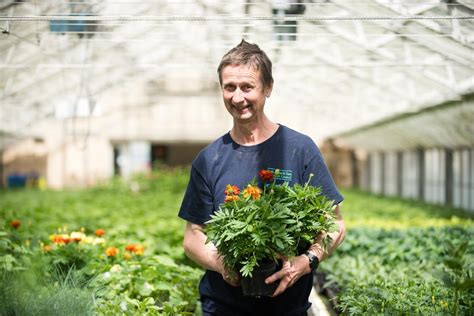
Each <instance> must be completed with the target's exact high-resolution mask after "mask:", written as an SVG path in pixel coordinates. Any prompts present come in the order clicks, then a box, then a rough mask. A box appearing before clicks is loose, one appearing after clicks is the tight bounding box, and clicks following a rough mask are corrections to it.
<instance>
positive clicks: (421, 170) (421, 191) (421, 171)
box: [416, 148, 425, 201]
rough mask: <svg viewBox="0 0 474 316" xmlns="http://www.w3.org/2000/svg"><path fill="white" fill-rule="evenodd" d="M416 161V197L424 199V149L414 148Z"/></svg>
mask: <svg viewBox="0 0 474 316" xmlns="http://www.w3.org/2000/svg"><path fill="white" fill-rule="evenodd" d="M416 156H417V162H418V198H419V199H420V200H422V201H424V200H425V151H424V149H423V148H418V149H417V150H416Z"/></svg>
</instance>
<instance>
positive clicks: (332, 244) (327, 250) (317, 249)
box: [308, 206, 346, 261]
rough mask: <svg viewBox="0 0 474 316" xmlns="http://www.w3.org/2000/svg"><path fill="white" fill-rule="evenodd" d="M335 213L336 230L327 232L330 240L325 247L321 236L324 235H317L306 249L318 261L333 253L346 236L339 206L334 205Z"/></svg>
mask: <svg viewBox="0 0 474 316" xmlns="http://www.w3.org/2000/svg"><path fill="white" fill-rule="evenodd" d="M335 213H336V216H337V220H336V224H337V225H338V230H337V231H335V232H332V233H329V234H328V235H329V236H330V241H329V243H328V245H327V247H325V246H324V244H323V238H324V237H325V236H319V238H317V239H316V242H315V243H314V244H313V245H311V247H309V249H308V250H309V251H311V252H312V253H314V254H315V255H316V256H317V257H318V259H319V261H322V260H324V259H325V258H327V257H328V256H329V255H330V254H331V253H333V252H334V250H336V248H337V247H338V246H339V245H340V244H341V243H342V241H343V240H344V237H345V236H346V226H345V224H344V220H343V219H342V215H341V212H340V209H339V206H337V207H336V209H335Z"/></svg>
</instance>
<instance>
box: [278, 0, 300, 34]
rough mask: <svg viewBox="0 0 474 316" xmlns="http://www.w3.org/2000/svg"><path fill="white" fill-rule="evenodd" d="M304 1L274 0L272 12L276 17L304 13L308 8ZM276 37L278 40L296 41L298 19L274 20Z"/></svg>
mask: <svg viewBox="0 0 474 316" xmlns="http://www.w3.org/2000/svg"><path fill="white" fill-rule="evenodd" d="M301 2H302V1H300V0H298V1H294V0H293V1H292V0H278V1H273V2H272V12H273V15H274V16H276V17H281V18H283V17H286V16H291V15H302V14H303V13H304V11H305V9H306V7H305V5H304V4H303V3H301ZM273 33H274V38H275V39H276V40H277V41H296V34H297V33H298V21H291V20H283V19H282V20H275V21H273Z"/></svg>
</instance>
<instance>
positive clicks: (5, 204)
mask: <svg viewBox="0 0 474 316" xmlns="http://www.w3.org/2000/svg"><path fill="white" fill-rule="evenodd" d="M187 179H188V170H186V169H175V170H172V171H160V172H157V173H153V174H151V175H150V176H143V175H142V176H136V177H134V178H133V179H130V180H129V181H126V182H125V181H123V180H121V179H114V180H113V181H111V182H110V183H107V184H104V185H101V186H98V187H95V188H93V189H85V190H65V191H44V192H42V191H34V190H19V191H6V192H0V230H1V231H0V272H1V274H0V277H1V286H0V287H1V288H0V315H15V314H16V315H89V314H101V315H102V314H103V315H117V314H130V315H131V314H133V315H146V314H149V315H189V314H193V313H194V311H195V309H196V302H197V297H198V293H197V284H198V280H199V278H200V277H201V275H202V270H201V269H198V268H196V266H195V265H193V264H192V262H191V261H189V260H188V259H187V258H186V257H185V255H184V252H183V249H182V246H181V244H182V238H183V231H184V222H183V221H182V220H180V219H178V218H177V210H178V208H179V205H180V202H181V199H182V195H183V193H184V189H185V186H186V183H187ZM14 219H17V220H19V221H20V222H21V224H20V226H19V227H17V228H16V229H15V228H14V227H12V223H11V221H12V220H14ZM81 228H82V231H84V233H85V235H87V236H93V235H94V232H95V231H96V230H97V229H99V228H101V229H104V230H105V235H104V236H103V240H104V243H97V244H94V243H83V242H80V243H76V242H69V243H66V244H62V245H57V244H55V243H53V242H52V241H51V239H52V238H53V237H51V235H54V234H56V235H57V236H61V234H65V233H69V232H71V236H72V232H73V231H77V232H79V230H81ZM66 236H67V235H66ZM130 244H140V245H143V246H144V249H145V251H144V253H143V254H141V253H139V254H134V253H130V252H127V251H126V250H125V247H126V246H127V245H130ZM46 247H50V248H46ZM109 247H110V248H115V249H117V253H116V254H115V255H113V256H107V255H106V250H107V248H109Z"/></svg>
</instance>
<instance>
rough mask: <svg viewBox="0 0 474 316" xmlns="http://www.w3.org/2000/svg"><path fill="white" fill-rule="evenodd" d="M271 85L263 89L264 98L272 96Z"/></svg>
mask: <svg viewBox="0 0 474 316" xmlns="http://www.w3.org/2000/svg"><path fill="white" fill-rule="evenodd" d="M272 90H273V83H272V84H270V85H269V86H268V87H266V88H265V96H266V97H267V98H269V97H270V96H271V95H272Z"/></svg>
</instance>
